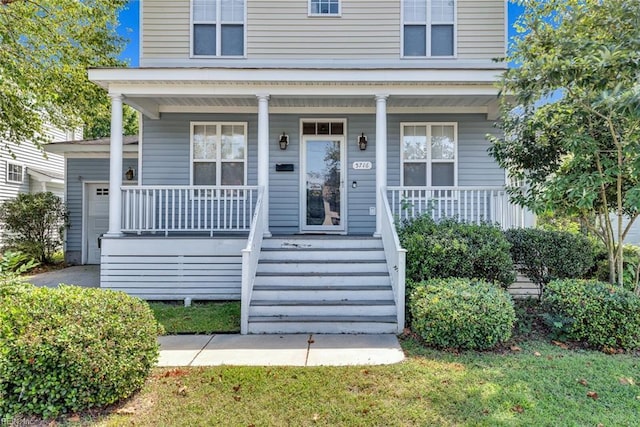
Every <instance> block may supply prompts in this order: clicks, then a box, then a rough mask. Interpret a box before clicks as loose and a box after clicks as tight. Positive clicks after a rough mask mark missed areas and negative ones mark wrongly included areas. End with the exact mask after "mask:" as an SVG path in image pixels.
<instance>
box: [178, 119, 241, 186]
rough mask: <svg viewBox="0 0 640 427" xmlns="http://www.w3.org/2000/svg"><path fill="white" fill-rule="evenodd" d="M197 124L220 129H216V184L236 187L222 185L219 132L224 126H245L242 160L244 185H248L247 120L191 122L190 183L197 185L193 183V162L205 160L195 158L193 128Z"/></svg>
mask: <svg viewBox="0 0 640 427" xmlns="http://www.w3.org/2000/svg"><path fill="white" fill-rule="evenodd" d="M196 126H216V127H217V128H218V129H217V130H216V135H217V136H218V140H217V142H216V144H217V147H216V159H215V163H216V184H215V187H235V185H230V186H227V185H222V167H220V166H221V164H222V163H223V161H222V138H221V136H222V134H221V133H220V132H218V131H219V130H221V128H222V126H242V127H243V128H244V143H245V145H244V157H243V159H242V161H243V162H244V178H243V181H244V183H243V184H241V185H242V186H244V185H247V172H248V171H247V169H248V162H247V152H248V151H249V135H248V133H247V122H191V123H190V130H189V185H195V184H194V183H193V164H194V163H201V162H205V161H196V160H195V159H194V158H193V151H194V150H193V130H194V128H195V127H196ZM238 161H240V159H233V160H227V161H226V162H238ZM207 162H208V163H213V161H207Z"/></svg>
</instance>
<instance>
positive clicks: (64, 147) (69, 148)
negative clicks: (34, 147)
mask: <svg viewBox="0 0 640 427" xmlns="http://www.w3.org/2000/svg"><path fill="white" fill-rule="evenodd" d="M110 149H111V148H110V146H109V145H105V144H100V145H90V144H82V145H81V144H74V143H61V144H47V145H45V146H44V150H45V151H46V152H48V153H56V154H65V155H66V154H68V153H106V154H109V153H110ZM122 151H123V152H125V153H138V146H137V145H136V144H127V145H125V146H123V147H122Z"/></svg>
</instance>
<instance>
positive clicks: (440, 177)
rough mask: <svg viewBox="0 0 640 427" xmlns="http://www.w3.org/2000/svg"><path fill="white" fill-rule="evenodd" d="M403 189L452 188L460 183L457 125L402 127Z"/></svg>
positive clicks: (434, 124)
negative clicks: (458, 177)
mask: <svg viewBox="0 0 640 427" xmlns="http://www.w3.org/2000/svg"><path fill="white" fill-rule="evenodd" d="M401 140H402V185H404V186H406V187H425V186H426V187H453V186H455V185H456V183H457V179H456V174H457V165H456V163H457V157H458V156H457V151H458V150H457V145H458V141H457V125H456V124H455V123H402V124H401Z"/></svg>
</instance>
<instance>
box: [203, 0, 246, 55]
mask: <svg viewBox="0 0 640 427" xmlns="http://www.w3.org/2000/svg"><path fill="white" fill-rule="evenodd" d="M245 1H246V0H192V3H191V10H192V22H193V29H192V43H191V44H192V54H193V56H243V55H244V38H245V36H244V35H245V27H246V25H245Z"/></svg>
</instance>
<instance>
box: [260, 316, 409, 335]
mask: <svg viewBox="0 0 640 427" xmlns="http://www.w3.org/2000/svg"><path fill="white" fill-rule="evenodd" d="M397 332H398V325H397V322H396V318H395V316H332V317H326V316H311V315H305V316H280V317H273V316H256V317H250V318H249V333H251V334H279V333H280V334H294V333H318V334H395V333H397Z"/></svg>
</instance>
